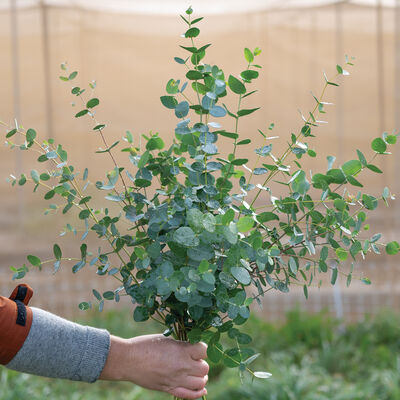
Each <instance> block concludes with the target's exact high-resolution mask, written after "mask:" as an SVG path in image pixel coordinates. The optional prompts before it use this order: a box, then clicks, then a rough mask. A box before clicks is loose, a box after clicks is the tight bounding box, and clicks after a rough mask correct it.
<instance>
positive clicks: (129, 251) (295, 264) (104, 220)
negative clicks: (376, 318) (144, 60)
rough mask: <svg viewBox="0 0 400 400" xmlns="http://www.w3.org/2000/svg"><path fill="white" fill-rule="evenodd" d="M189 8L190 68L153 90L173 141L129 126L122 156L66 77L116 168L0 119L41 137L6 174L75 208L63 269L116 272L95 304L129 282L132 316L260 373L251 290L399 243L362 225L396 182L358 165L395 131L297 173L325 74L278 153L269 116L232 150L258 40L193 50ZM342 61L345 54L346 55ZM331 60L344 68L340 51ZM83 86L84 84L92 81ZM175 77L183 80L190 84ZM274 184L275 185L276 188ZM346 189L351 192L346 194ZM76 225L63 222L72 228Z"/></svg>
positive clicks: (302, 281) (321, 103) (301, 281)
mask: <svg viewBox="0 0 400 400" xmlns="http://www.w3.org/2000/svg"><path fill="white" fill-rule="evenodd" d="M192 12H193V11H192V9H191V8H189V9H188V10H187V11H186V15H185V16H182V19H183V20H184V23H185V24H186V25H187V29H186V31H185V33H184V36H185V38H186V39H187V40H188V42H189V46H180V47H181V48H182V49H183V50H184V51H185V52H186V54H188V56H187V57H186V58H180V57H175V61H176V62H177V63H178V64H181V65H182V66H183V67H184V68H186V69H187V72H186V75H185V77H186V79H187V81H185V82H182V84H181V81H180V80H174V79H171V80H169V81H168V83H167V85H166V92H167V95H165V96H161V98H160V99H161V103H162V104H163V105H164V106H165V107H166V108H167V109H169V110H171V112H173V113H174V114H175V116H176V117H177V118H178V119H179V122H178V124H177V126H176V128H175V140H174V142H173V143H171V144H169V145H168V146H166V144H165V143H164V140H163V139H162V138H161V137H160V136H159V135H158V134H150V135H143V138H144V142H145V145H144V146H143V148H141V147H138V146H137V145H136V143H134V137H133V135H132V134H131V133H130V132H127V133H126V136H125V137H124V138H123V139H124V141H125V142H126V145H125V147H123V148H122V149H121V151H122V152H124V153H125V154H126V156H127V159H128V160H129V165H128V166H120V165H118V164H117V161H116V158H115V157H114V151H115V150H116V149H117V146H119V145H120V142H119V141H117V142H114V143H112V144H111V143H109V141H108V138H107V135H106V129H107V128H106V125H105V124H104V123H101V122H99V121H98V120H97V113H95V111H94V110H95V108H96V107H97V106H98V105H99V103H100V101H99V99H98V98H96V97H92V96H90V97H89V98H86V97H85V96H86V93H87V92H86V91H85V89H83V88H81V87H78V86H73V87H72V90H71V93H72V95H74V96H76V97H77V98H78V100H79V101H82V104H83V108H82V110H80V111H79V112H78V113H76V115H75V117H76V118H81V117H84V116H86V117H89V119H90V121H92V122H93V126H94V127H93V130H94V131H95V132H96V133H97V134H98V136H99V139H100V140H101V141H102V142H103V144H104V147H105V148H104V149H102V150H99V151H97V153H104V154H108V155H109V156H110V157H111V159H112V161H113V163H114V166H115V168H114V169H113V170H111V171H109V172H107V174H106V178H105V180H104V181H98V182H96V183H95V184H94V185H93V184H92V183H91V182H90V181H89V174H88V170H87V169H85V170H84V171H83V172H81V171H78V170H77V169H75V168H74V167H73V166H72V165H71V164H69V162H68V154H67V151H66V150H65V149H64V148H63V146H62V145H61V144H56V143H55V142H54V140H51V139H49V140H44V141H41V140H39V139H38V138H37V135H36V131H35V130H34V129H27V130H25V129H23V127H21V126H20V125H18V124H17V125H16V126H15V127H13V128H12V127H8V126H7V125H6V126H7V128H8V130H7V133H6V138H7V144H8V145H9V146H10V147H11V148H19V149H20V150H29V151H32V150H34V151H38V152H39V158H38V161H39V162H40V163H43V165H44V167H42V171H41V172H38V171H37V170H35V169H33V170H32V171H31V172H30V174H28V175H25V174H22V175H21V176H20V177H14V176H11V178H10V181H11V183H12V184H13V185H15V184H19V185H24V184H25V183H26V182H27V181H30V182H31V183H33V185H34V190H35V191H36V190H38V191H39V190H44V199H45V200H51V199H53V198H58V199H60V200H61V203H62V204H60V203H58V204H56V203H52V204H50V206H49V210H54V212H57V211H58V210H62V213H63V214H66V213H67V212H69V211H70V210H72V209H73V208H75V209H77V210H78V213H77V219H78V224H82V225H83V226H84V227H85V233H84V234H83V236H82V241H83V244H82V245H81V246H80V251H81V257H79V258H78V259H75V260H74V262H75V263H74V265H73V266H72V271H73V272H74V273H78V272H79V271H80V270H81V269H82V268H84V267H85V266H87V265H89V267H93V268H95V269H96V273H97V274H98V275H104V276H107V277H112V278H113V279H115V281H116V287H115V288H113V289H112V290H108V291H106V292H105V293H103V294H100V293H99V292H98V291H96V290H95V289H93V295H94V297H95V298H96V302H97V304H98V307H99V309H100V311H101V310H102V309H103V306H104V302H105V301H106V300H107V301H116V302H118V301H119V300H120V297H121V296H122V295H127V296H129V297H130V298H131V299H132V302H133V303H134V304H135V308H134V312H133V318H134V320H135V321H137V322H141V321H146V320H149V319H153V320H155V321H157V322H159V323H160V324H162V325H163V327H164V329H165V331H164V334H165V335H173V336H174V337H175V338H176V339H178V340H184V341H190V342H192V343H195V342H198V341H200V340H202V341H205V342H207V343H208V358H209V360H211V361H212V362H214V363H218V362H220V361H222V362H223V364H224V365H225V366H226V367H229V368H235V367H237V368H238V369H239V373H240V376H241V378H243V379H244V377H245V375H246V374H250V376H251V377H252V378H254V377H257V378H268V377H270V374H269V373H267V372H263V371H255V372H254V371H253V370H252V369H250V366H249V365H250V363H252V362H254V361H255V360H256V359H257V357H258V356H259V353H256V352H255V351H254V350H253V349H251V348H250V347H248V345H249V344H250V343H251V341H252V338H251V336H250V335H249V334H248V333H246V332H245V329H243V328H241V326H242V325H243V324H244V323H245V322H246V321H247V319H248V318H249V316H250V308H249V307H250V305H251V304H252V302H253V301H254V300H255V301H258V302H260V297H262V296H264V295H265V294H266V293H267V292H269V291H271V290H278V291H281V292H284V293H286V292H288V291H289V288H290V285H301V286H302V287H303V289H304V295H305V296H306V297H307V296H308V287H309V286H310V285H312V284H313V282H315V281H316V282H318V279H320V275H323V274H326V273H330V275H331V282H332V284H335V282H336V279H337V276H338V274H343V275H345V276H346V277H347V282H348V284H350V282H351V280H352V277H353V271H352V269H351V270H350V271H347V270H346V269H345V268H342V267H341V263H342V262H344V261H346V260H347V259H348V258H350V259H356V257H360V256H362V257H365V255H367V254H368V253H369V252H370V251H373V252H375V253H380V248H381V247H385V248H386V252H387V253H388V254H396V253H398V251H399V244H398V242H396V241H393V242H390V243H387V244H383V243H382V242H381V241H380V237H381V236H380V235H374V236H373V237H372V238H366V237H363V234H362V233H363V227H364V225H365V224H364V223H365V221H366V218H367V213H369V212H371V211H373V210H375V209H376V208H377V206H378V202H379V201H382V202H384V203H386V204H387V203H388V201H389V200H390V199H391V198H393V196H392V195H391V194H390V192H389V189H387V188H385V189H384V190H383V193H382V194H381V195H379V196H374V195H371V194H367V193H365V192H364V189H363V184H362V183H361V182H360V176H361V174H362V172H363V171H364V170H366V169H369V170H371V171H373V172H375V173H382V171H381V170H380V169H379V168H378V167H377V166H376V165H374V164H373V161H374V159H375V158H376V157H377V156H386V155H387V154H389V153H388V152H387V149H388V146H390V145H393V144H395V143H396V141H397V136H398V135H396V134H391V135H389V134H386V133H384V134H383V135H382V137H378V138H376V139H374V140H373V141H372V144H371V147H372V150H373V152H372V155H371V156H370V159H369V160H368V159H367V157H366V156H364V154H362V153H361V152H360V151H359V150H357V157H356V158H355V159H352V160H349V161H347V162H345V163H344V164H342V165H340V166H337V167H336V168H334V167H333V164H334V161H335V157H333V156H330V157H328V168H327V171H324V172H321V173H316V172H313V173H312V174H311V173H310V174H307V173H306V171H305V170H304V169H302V165H301V164H300V162H301V159H302V158H303V157H315V156H316V152H315V151H314V150H313V149H312V148H311V147H310V141H311V140H312V139H313V138H314V133H315V130H316V128H317V127H318V125H319V124H320V122H321V121H319V118H320V115H323V114H324V113H325V106H326V105H327V103H326V102H325V100H324V97H325V93H326V89H327V88H328V87H329V86H338V84H337V83H335V82H333V81H331V80H329V79H328V78H327V77H326V76H325V84H324V87H323V90H322V93H321V95H320V96H319V97H314V99H315V106H314V108H313V110H312V111H311V112H309V114H308V116H307V117H304V116H303V120H304V124H303V127H302V128H301V129H300V130H299V132H298V133H297V134H294V133H293V134H291V136H290V138H289V142H288V146H287V149H286V150H285V151H284V152H283V154H281V155H277V153H275V152H274V151H273V145H272V141H273V139H274V138H273V137H270V136H268V135H269V134H270V132H271V131H272V130H273V129H274V124H271V125H270V126H269V128H268V132H263V131H261V130H259V131H258V133H259V134H260V135H261V137H262V138H263V145H262V146H261V147H258V148H256V149H254V153H255V156H254V157H253V156H250V155H249V158H250V159H251V160H249V159H247V158H241V157H239V156H238V155H237V153H238V149H239V148H244V147H245V146H248V145H250V143H251V139H249V138H240V136H239V123H240V122H241V121H242V119H243V118H245V117H247V116H248V115H250V114H252V113H254V112H256V111H257V110H258V108H251V109H249V108H244V107H243V104H244V102H245V101H246V99H247V97H249V96H251V95H252V94H254V93H255V92H256V90H251V89H250V87H251V85H252V83H253V81H254V80H256V79H257V78H258V76H259V72H258V70H259V69H260V68H261V67H260V66H259V65H257V64H256V63H255V59H256V57H257V56H258V55H259V54H260V52H261V50H260V49H258V48H256V49H255V50H254V51H251V50H249V49H248V48H246V49H245V50H244V58H245V61H246V64H245V68H244V70H243V71H242V72H241V73H240V74H239V75H238V76H234V75H229V76H228V75H226V74H225V73H224V72H223V71H222V70H221V69H220V68H219V67H218V66H217V65H213V64H207V63H204V62H203V60H205V56H206V51H207V48H208V47H209V46H210V44H205V45H202V46H200V47H199V46H198V45H197V44H196V42H195V41H197V37H198V35H199V33H200V30H199V28H198V27H197V26H198V23H199V22H200V21H201V20H202V18H196V19H192ZM346 64H347V65H352V63H351V62H350V61H349V60H348V59H346ZM62 69H63V70H64V73H63V76H61V77H60V78H61V80H63V81H66V82H71V81H73V80H74V79H76V77H77V72H76V71H73V72H71V73H69V72H68V71H67V66H66V65H65V64H63V65H62ZM337 73H338V75H348V72H347V71H346V70H345V69H343V67H341V66H339V65H338V66H337ZM94 86H95V85H94V84H93V83H91V84H90V87H91V89H92V90H94ZM186 88H191V89H192V95H191V94H188V93H187V90H185V89H186ZM228 94H229V95H231V96H233V97H234V100H235V102H236V104H237V106H236V108H235V109H233V108H231V107H230V106H229V107H228V106H227V105H226V104H227V103H226V100H225V97H227V96H228ZM193 95H194V96H193ZM189 115H190V118H189ZM223 117H227V118H229V119H230V120H231V121H232V122H233V126H234V128H233V129H231V130H226V129H223V127H222V126H221V124H220V123H219V122H216V120H220V119H221V118H223ZM16 134H19V135H22V136H23V137H24V139H25V140H24V143H23V144H21V145H17V144H16V143H14V142H13V139H12V137H13V135H16ZM217 142H218V145H219V146H220V147H221V146H224V148H226V147H228V146H231V148H232V150H231V152H230V153H229V154H227V155H225V154H223V153H220V152H219V150H218V147H217ZM249 154H253V153H252V152H251V153H250V151H249ZM253 158H254V160H253ZM93 186H94V187H95V188H96V189H97V190H99V191H103V192H105V193H106V195H105V203H104V205H103V207H101V208H95V207H94V206H93V201H92V195H91V194H90V189H92V188H93ZM278 188H283V189H285V190H286V194H285V195H282V196H279V197H277V196H275V195H276V193H277V192H278V190H279V189H278ZM353 190H357V191H358V192H357V193H356V194H355V195H353V194H352V193H353ZM74 225H75V224H72V225H70V224H69V225H68V226H67V227H68V229H69V230H74V229H75V228H74ZM89 233H90V234H97V236H98V238H99V239H100V243H101V246H100V248H99V250H98V252H91V251H90V249H88V246H87V244H86V243H85V241H86V239H87V236H88V235H89ZM53 252H54V259H52V260H46V261H42V260H41V259H40V258H39V257H37V256H35V255H28V257H27V258H28V262H29V264H31V265H32V266H33V267H37V268H41V267H42V266H43V265H45V264H47V263H53V264H54V271H55V272H56V271H57V270H58V269H59V268H60V265H61V263H62V262H67V261H69V260H71V259H70V258H67V257H64V256H63V254H62V250H61V248H60V246H59V245H58V244H54V246H53ZM12 270H13V272H14V278H22V277H23V276H24V275H25V273H26V272H27V271H28V267H27V266H26V265H23V266H22V267H20V268H12ZM360 279H362V280H363V281H364V282H365V283H366V284H369V283H370V281H369V280H368V279H367V278H360ZM250 287H251V288H252V290H255V293H253V291H252V290H250ZM79 307H80V308H81V309H88V308H90V307H92V303H91V302H82V303H81V304H80V305H79ZM224 334H226V336H227V337H228V338H229V339H230V340H231V344H229V345H228V346H227V345H226V344H225V346H223V344H222V342H221V337H222V336H223V335H224ZM224 343H226V342H224Z"/></svg>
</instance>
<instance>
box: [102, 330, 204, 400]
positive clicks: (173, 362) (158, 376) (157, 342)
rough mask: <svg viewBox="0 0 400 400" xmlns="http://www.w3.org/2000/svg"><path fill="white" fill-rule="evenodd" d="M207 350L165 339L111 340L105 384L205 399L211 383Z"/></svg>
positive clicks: (162, 337)
mask: <svg viewBox="0 0 400 400" xmlns="http://www.w3.org/2000/svg"><path fill="white" fill-rule="evenodd" d="M206 357H207V346H206V345H205V344H204V343H197V344H190V343H186V342H179V341H177V340H174V339H172V338H169V337H165V336H164V335H161V334H160V335H144V336H137V337H135V338H132V339H121V338H119V337H116V336H111V347H110V352H109V354H108V358H107V361H106V364H105V366H104V369H103V371H102V373H101V375H100V379H103V380H120V381H130V382H133V383H135V384H137V385H139V386H142V387H144V388H147V389H151V390H158V391H161V392H166V393H169V394H171V395H173V396H176V397H181V398H185V399H197V398H199V397H202V396H205V395H206V394H207V390H206V388H205V385H206V384H207V381H208V375H207V374H208V370H209V367H208V364H207V363H206V362H205V361H204V359H205V358H206Z"/></svg>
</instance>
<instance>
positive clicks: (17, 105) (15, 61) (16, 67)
mask: <svg viewBox="0 0 400 400" xmlns="http://www.w3.org/2000/svg"><path fill="white" fill-rule="evenodd" d="M10 20H11V21H10V22H11V32H10V34H11V62H12V70H13V72H12V81H13V97H14V102H13V105H14V110H13V111H14V117H15V120H16V121H17V124H18V125H19V123H20V121H19V119H20V117H21V88H20V82H19V76H20V62H19V46H18V15H17V0H10ZM16 140H17V141H18V139H16ZM17 143H18V142H17ZM21 153H22V152H21V151H18V150H17V151H16V152H15V171H16V175H17V178H18V177H19V176H20V175H21V173H22V170H23V159H22V154H21ZM23 191H24V190H23V187H21V186H19V187H18V190H17V201H16V204H17V210H18V211H17V214H18V224H17V225H18V232H19V234H21V233H22V231H23V222H24V217H25V202H24V200H23V199H24V195H23Z"/></svg>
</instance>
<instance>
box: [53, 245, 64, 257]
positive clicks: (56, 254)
mask: <svg viewBox="0 0 400 400" xmlns="http://www.w3.org/2000/svg"><path fill="white" fill-rule="evenodd" d="M53 253H54V257H55V258H56V260H61V257H62V252H61V249H60V246H59V245H58V244H55V245H54V246H53Z"/></svg>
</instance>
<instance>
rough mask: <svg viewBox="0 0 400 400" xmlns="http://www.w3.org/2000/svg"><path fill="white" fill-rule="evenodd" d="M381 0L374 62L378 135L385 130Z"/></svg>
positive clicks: (378, 7) (377, 14)
mask: <svg viewBox="0 0 400 400" xmlns="http://www.w3.org/2000/svg"><path fill="white" fill-rule="evenodd" d="M382 30H383V19H382V0H377V5H376V61H377V73H378V76H377V78H378V79H377V84H378V101H379V104H378V110H379V125H378V126H379V134H380V135H381V134H382V133H383V131H384V129H385V75H384V56H383V54H384V40H383V32H382Z"/></svg>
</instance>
